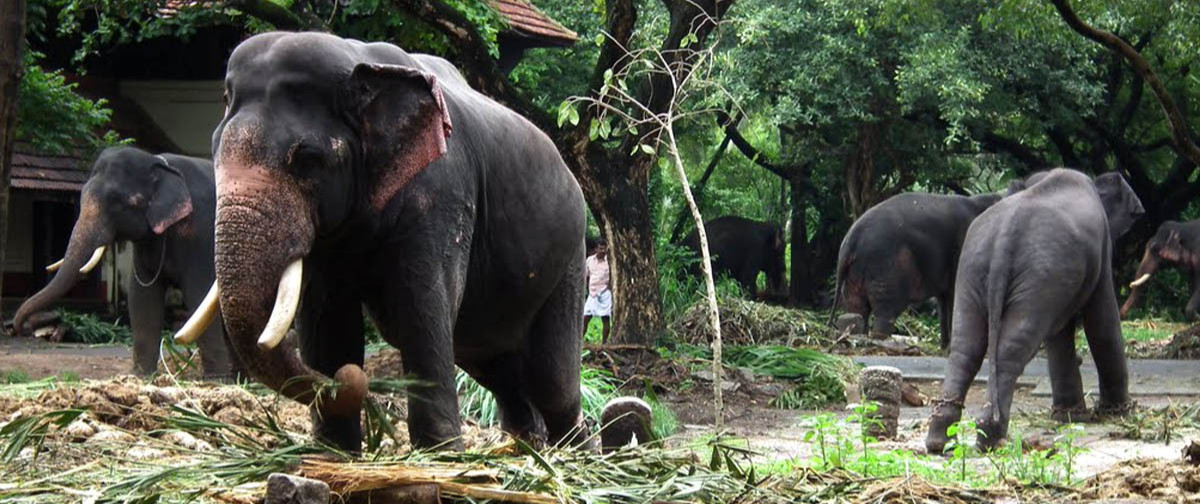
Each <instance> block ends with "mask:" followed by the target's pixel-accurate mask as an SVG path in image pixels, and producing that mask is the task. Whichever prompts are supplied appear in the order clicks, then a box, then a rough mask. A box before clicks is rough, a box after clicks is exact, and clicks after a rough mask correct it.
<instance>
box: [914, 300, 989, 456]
mask: <svg viewBox="0 0 1200 504" xmlns="http://www.w3.org/2000/svg"><path fill="white" fill-rule="evenodd" d="M956 310H957V311H958V312H957V313H955V314H954V315H955V317H954V326H953V334H954V337H953V338H951V339H950V356H949V358H948V359H947V360H946V379H945V381H943V382H942V396H941V397H940V398H938V400H937V401H936V402H935V406H934V408H933V415H932V416H931V418H930V419H929V432H928V433H926V435H925V448H926V450H928V452H929V453H930V454H938V453H942V451H943V450H945V448H946V444H947V443H949V441H950V439H949V437H947V436H946V429H947V428H948V427H950V426H951V425H953V424H954V423H955V422H958V421H959V419H961V418H962V410H963V401H965V400H966V398H967V390H968V389H969V388H970V387H971V382H972V381H974V379H975V375H976V374H978V373H979V367H980V366H981V365H982V364H983V357H984V354H986V353H987V339H988V332H987V312H985V311H984V310H983V309H982V307H981V306H979V305H978V303H976V302H974V301H970V300H964V299H960V300H959V302H958V303H957V308H956Z"/></svg>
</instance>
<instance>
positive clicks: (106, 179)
mask: <svg viewBox="0 0 1200 504" xmlns="http://www.w3.org/2000/svg"><path fill="white" fill-rule="evenodd" d="M215 200H216V189H215V184H214V181H213V168H212V163H211V162H209V161H207V160H204V159H199V158H193V157H186V156H178V155H175V154H157V155H155V154H150V153H148V152H146V151H143V150H141V149H138V148H135V147H111V148H108V149H105V150H104V151H103V152H101V153H100V156H99V157H98V158H97V159H96V162H95V164H94V166H93V167H92V174H91V177H90V178H89V179H88V181H87V183H86V184H84V186H83V191H82V193H81V194H80V197H79V206H80V210H79V218H78V219H77V220H76V221H75V228H74V230H72V231H71V239H70V242H68V244H67V252H66V256H65V257H64V258H63V259H62V260H61V261H58V262H56V263H54V264H52V265H50V266H48V267H47V269H48V270H52V271H56V273H55V275H54V278H53V279H51V280H50V283H49V284H47V285H46V286H45V287H44V288H42V290H40V291H38V292H37V293H36V294H34V295H33V296H32V297H30V298H29V299H28V300H26V301H25V302H24V303H22V304H21V306H20V307H19V308H18V309H17V314H16V316H15V317H14V318H13V330H14V331H15V332H17V333H21V332H23V330H24V329H25V321H26V320H27V319H28V318H29V316H30V315H32V314H34V313H37V312H39V311H42V310H45V309H47V308H49V307H50V306H51V305H53V303H54V302H55V301H56V300H58V299H59V298H61V297H62V296H63V294H65V293H66V292H67V291H69V290H70V289H71V287H72V286H73V285H75V283H76V282H77V281H78V280H79V278H80V276H81V275H86V274H87V273H88V272H89V271H91V270H92V268H93V267H95V266H96V265H97V264H98V263H99V262H100V258H101V257H102V256H103V255H104V252H105V251H106V250H107V249H108V247H110V246H111V244H112V243H114V242H129V243H131V244H132V245H133V273H134V274H133V275H131V276H132V277H133V278H131V279H129V284H128V288H127V292H128V293H129V319H130V325H131V326H132V329H133V362H134V371H135V372H137V373H139V374H150V373H153V372H154V371H155V370H156V369H157V366H158V353H159V352H158V350H159V342H160V341H161V340H162V330H163V304H164V296H165V295H166V289H167V286H168V285H171V286H175V287H178V288H179V289H180V290H181V291H182V292H183V301H184V305H185V306H186V307H187V308H188V309H189V310H193V309H195V308H196V307H197V306H199V305H200V304H201V300H203V299H204V297H205V294H206V293H207V292H208V289H209V287H210V286H211V285H212V282H213V279H214V278H215V272H214V269H213V218H214V215H215V208H216V202H215ZM200 362H201V365H202V366H203V368H204V375H205V376H206V377H208V378H230V377H232V375H233V373H234V370H235V369H236V366H235V365H234V361H233V360H232V355H231V353H230V350H229V348H228V345H227V344H226V341H225V335H224V331H223V330H222V325H221V324H220V323H217V324H213V325H212V326H211V327H210V328H209V329H208V330H207V331H205V332H204V334H203V336H201V337H200Z"/></svg>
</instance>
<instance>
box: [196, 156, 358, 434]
mask: <svg viewBox="0 0 1200 504" xmlns="http://www.w3.org/2000/svg"><path fill="white" fill-rule="evenodd" d="M223 168H224V167H223ZM231 171H233V169H230V168H225V169H219V170H218V172H217V177H218V194H219V198H218V201H217V225H216V250H215V252H216V274H217V286H218V292H219V295H218V298H219V300H220V309H221V316H222V318H223V320H224V322H225V329H226V333H227V334H228V338H229V342H230V344H231V345H232V347H233V349H234V351H235V352H237V354H238V357H239V358H240V359H241V362H243V363H245V365H246V367H247V370H248V371H249V372H250V374H251V375H252V376H254V378H255V379H257V380H258V381H260V382H262V383H263V384H265V385H267V386H268V387H270V388H271V389H273V390H275V391H278V392H280V393H281V394H283V395H285V396H287V397H290V398H292V399H295V400H296V401H299V402H301V403H305V404H310V405H313V406H315V407H316V408H317V410H318V412H319V413H321V414H328V415H334V416H345V415H351V414H357V412H358V411H359V409H360V408H361V405H362V399H363V398H364V397H365V395H366V384H367V381H366V376H365V375H364V374H363V372H362V370H361V369H360V368H359V367H358V366H356V365H353V364H347V365H346V366H344V367H343V368H342V369H340V370H338V371H337V373H336V374H335V375H334V377H333V380H332V381H331V380H330V378H329V377H327V376H325V375H322V374H321V373H318V372H317V371H315V370H313V369H311V368H309V367H308V366H306V365H305V364H304V363H302V362H301V361H300V359H299V357H298V354H297V352H296V348H295V343H294V342H292V341H289V340H286V339H283V338H282V337H281V336H282V333H283V332H284V331H287V328H288V326H290V325H291V319H292V317H293V316H294V314H295V307H296V304H297V303H298V302H299V289H300V283H301V281H300V280H301V273H300V264H302V263H301V261H303V258H304V256H305V254H307V253H308V250H309V248H310V247H311V245H312V240H313V236H314V227H313V218H312V212H311V205H310V204H309V203H308V202H307V201H306V199H305V198H304V196H303V193H304V191H303V190H302V189H301V188H300V187H298V186H296V185H295V184H293V183H291V182H290V181H288V180H285V179H284V177H283V176H279V175H272V174H270V173H267V172H266V171H265V170H262V169H258V168H244V169H238V170H237V171H238V173H237V175H236V176H230V173H229V172H231ZM281 280H282V281H281ZM289 304H290V306H286V305H289ZM277 305H278V306H277ZM264 331H266V332H264ZM335 391H336V392H335Z"/></svg>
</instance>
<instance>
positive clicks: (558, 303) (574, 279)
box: [525, 271, 608, 445]
mask: <svg viewBox="0 0 1200 504" xmlns="http://www.w3.org/2000/svg"><path fill="white" fill-rule="evenodd" d="M582 281H583V272H582V271H578V272H572V273H569V274H567V275H566V276H564V277H563V279H562V280H560V281H559V283H558V287H557V288H555V289H554V292H552V293H551V294H550V297H549V298H547V300H546V303H545V304H544V305H542V308H541V309H540V310H539V311H538V314H537V316H536V317H535V318H534V320H533V326H532V327H531V328H530V332H529V339H528V344H527V345H526V347H525V355H526V362H527V366H526V368H525V371H526V375H525V376H526V383H525V386H526V387H527V390H529V395H530V398H531V399H533V403H534V405H535V406H536V407H537V409H538V411H539V412H541V415H542V418H543V419H544V420H545V422H546V430H547V435H548V439H547V440H548V441H549V442H550V443H551V444H555V445H557V444H560V443H563V442H567V443H572V444H579V443H587V442H594V441H592V440H590V439H589V438H590V432H589V431H588V428H587V425H586V424H585V423H584V421H583V420H584V419H583V413H582V410H581V407H580V392H579V373H580V360H579V355H580V351H581V345H582V340H581V339H580V338H578V337H576V336H575V335H577V334H580V331H579V327H578V326H576V325H575V324H578V320H579V318H578V317H576V316H575V314H576V313H579V311H580V310H582V309H583V306H582V297H581V296H580V295H579V288H578V285H579V284H580V283H582ZM604 321H605V322H606V323H607V322H608V319H607V318H605V319H604Z"/></svg>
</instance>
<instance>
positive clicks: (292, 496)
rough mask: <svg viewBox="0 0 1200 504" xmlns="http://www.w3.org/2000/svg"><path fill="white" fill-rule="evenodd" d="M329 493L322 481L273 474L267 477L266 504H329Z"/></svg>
mask: <svg viewBox="0 0 1200 504" xmlns="http://www.w3.org/2000/svg"><path fill="white" fill-rule="evenodd" d="M330 496H331V493H330V491H329V485H328V484H326V483H325V482H324V481H320V480H315V479H308V478H301V477H299V476H292V475H290V474H283V473H274V474H271V475H270V476H268V477H267V497H266V500H265V501H264V502H265V503H266V504H329V498H330Z"/></svg>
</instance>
